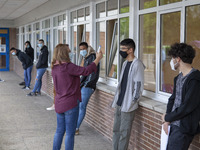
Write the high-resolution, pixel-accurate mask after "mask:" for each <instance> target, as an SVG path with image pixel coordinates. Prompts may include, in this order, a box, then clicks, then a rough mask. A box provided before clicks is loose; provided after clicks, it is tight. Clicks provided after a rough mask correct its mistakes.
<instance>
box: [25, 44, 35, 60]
mask: <svg viewBox="0 0 200 150" xmlns="http://www.w3.org/2000/svg"><path fill="white" fill-rule="evenodd" d="M25 53H26V54H27V55H28V56H30V57H31V59H32V62H33V61H34V49H33V48H32V47H29V48H26V49H25Z"/></svg>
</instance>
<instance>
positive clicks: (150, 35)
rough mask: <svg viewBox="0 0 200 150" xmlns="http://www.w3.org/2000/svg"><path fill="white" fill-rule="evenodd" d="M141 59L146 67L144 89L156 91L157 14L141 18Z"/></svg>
mask: <svg viewBox="0 0 200 150" xmlns="http://www.w3.org/2000/svg"><path fill="white" fill-rule="evenodd" d="M139 50H140V58H141V60H142V61H143V63H144V65H145V66H146V69H145V74H144V89H145V90H149V91H153V92H155V89H156V84H155V83H156V13H151V14H145V15H141V16H140V47H139Z"/></svg>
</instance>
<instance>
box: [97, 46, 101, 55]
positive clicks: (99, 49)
mask: <svg viewBox="0 0 200 150" xmlns="http://www.w3.org/2000/svg"><path fill="white" fill-rule="evenodd" d="M100 50H101V45H99V48H98V50H97V53H99V52H100Z"/></svg>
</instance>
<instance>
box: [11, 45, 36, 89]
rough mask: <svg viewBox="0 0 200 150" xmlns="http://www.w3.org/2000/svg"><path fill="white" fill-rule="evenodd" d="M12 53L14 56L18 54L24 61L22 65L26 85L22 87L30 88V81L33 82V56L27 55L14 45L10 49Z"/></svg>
mask: <svg viewBox="0 0 200 150" xmlns="http://www.w3.org/2000/svg"><path fill="white" fill-rule="evenodd" d="M10 53H11V54H12V55H13V56H17V58H18V59H19V60H20V61H21V62H22V66H23V69H24V80H25V87H23V88H22V89H28V90H29V89H30V83H31V71H32V68H33V62H32V60H31V58H30V57H29V56H28V55H26V54H25V53H24V52H21V51H20V50H18V49H16V48H14V47H12V48H11V49H10Z"/></svg>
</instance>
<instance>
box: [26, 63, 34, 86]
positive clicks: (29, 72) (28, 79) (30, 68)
mask: <svg viewBox="0 0 200 150" xmlns="http://www.w3.org/2000/svg"><path fill="white" fill-rule="evenodd" d="M32 69H33V65H32V66H30V67H28V68H27V69H26V70H24V81H25V85H26V87H29V86H30V83H31V71H32Z"/></svg>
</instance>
